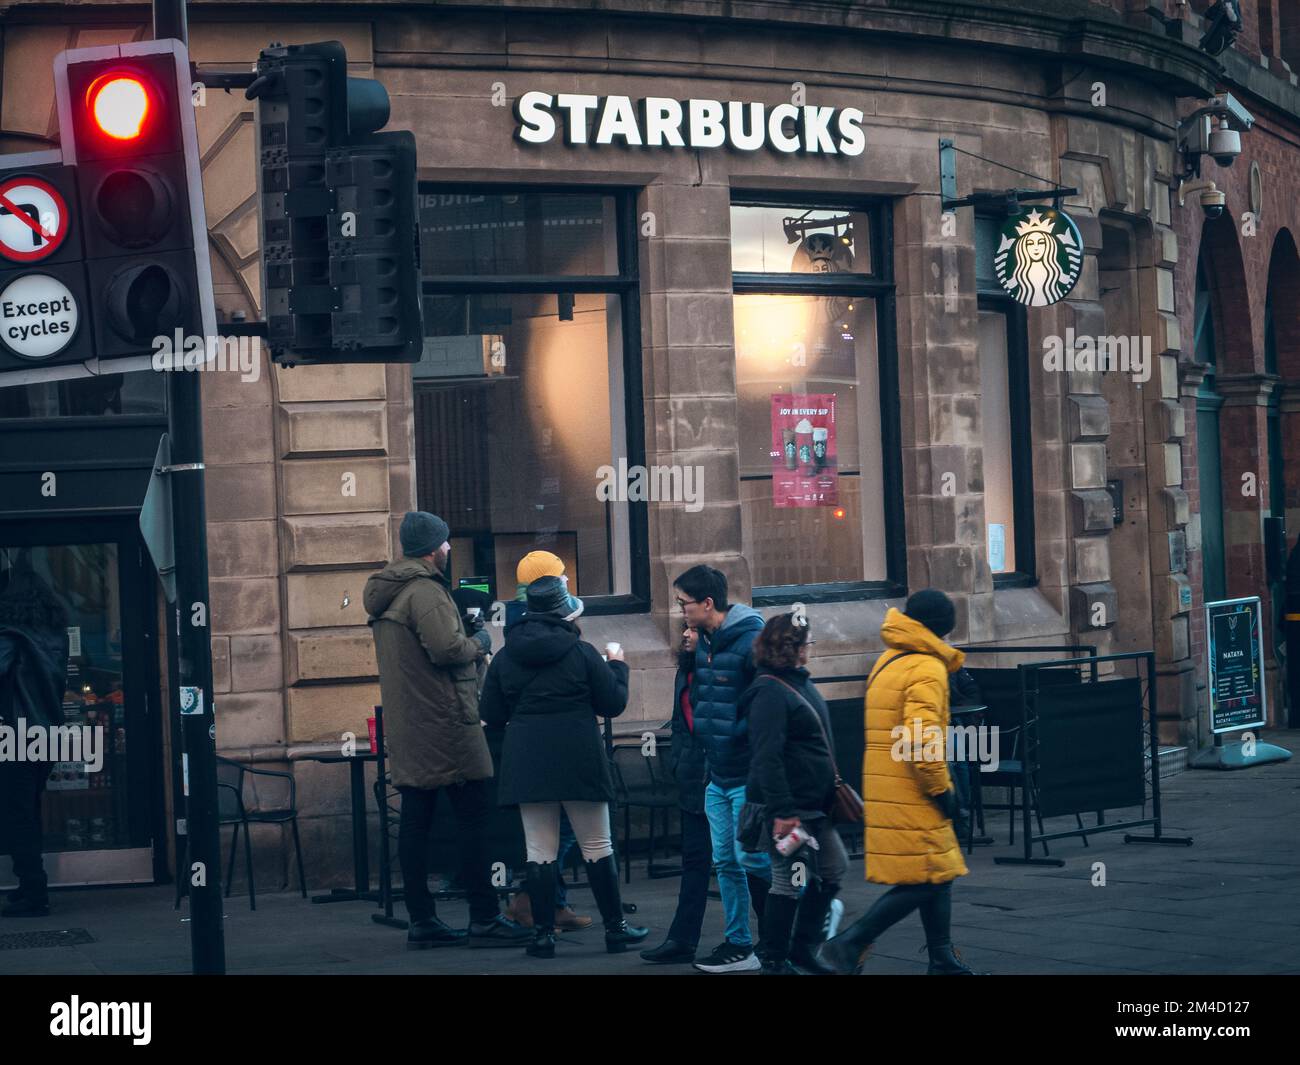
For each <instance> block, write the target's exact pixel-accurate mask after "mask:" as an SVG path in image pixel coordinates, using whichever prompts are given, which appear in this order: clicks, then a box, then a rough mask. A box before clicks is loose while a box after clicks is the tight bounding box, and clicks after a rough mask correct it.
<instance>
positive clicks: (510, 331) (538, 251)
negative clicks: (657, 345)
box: [412, 186, 648, 613]
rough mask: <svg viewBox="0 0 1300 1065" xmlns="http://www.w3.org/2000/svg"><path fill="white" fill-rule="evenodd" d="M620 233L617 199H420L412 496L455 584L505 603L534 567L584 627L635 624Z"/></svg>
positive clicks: (636, 574)
mask: <svg viewBox="0 0 1300 1065" xmlns="http://www.w3.org/2000/svg"><path fill="white" fill-rule="evenodd" d="M632 220H633V210H632V203H631V201H630V198H628V197H626V196H625V195H624V194H621V193H619V194H610V193H605V192H599V193H598V192H570V191H549V190H548V191H531V190H521V191H517V192H516V191H509V192H491V193H485V192H482V191H481V190H478V191H466V190H463V189H449V188H445V187H439V186H421V195H420V247H421V262H422V265H423V270H424V286H423V287H424V319H425V321H424V325H425V343H424V354H423V358H422V359H421V361H420V362H419V363H417V364H416V365H415V366H414V367H412V374H413V379H414V392H415V438H416V480H417V496H418V499H419V504H420V506H421V508H422V509H425V510H431V511H433V512H435V513H437V514H439V515H441V516H442V517H443V518H444V519H445V520H446V521H447V522H448V524H449V525H450V526H451V531H452V539H451V545H452V569H453V577H454V583H456V584H459V583H460V582H462V581H464V582H465V583H467V584H473V585H479V586H485V590H487V591H488V594H490V595H491V596H493V597H494V598H496V599H502V600H509V599H512V598H514V596H515V591H516V588H515V568H516V565H517V564H518V562H519V560H520V559H521V558H522V557H523V556H524V555H526V554H528V553H529V552H530V551H535V550H542V551H550V552H552V553H553V554H556V555H558V556H559V557H560V558H561V559H563V560H564V563H565V568H566V573H567V575H568V577H569V588H570V591H571V592H573V593H574V594H576V595H579V596H581V597H582V598H583V600H584V602H585V603H586V606H587V610H588V612H592V613H595V612H602V611H612V610H629V609H638V608H642V607H644V606H645V602H646V597H647V590H648V572H647V567H646V550H645V543H646V523H645V507H644V506H643V505H640V506H638V505H637V504H638V503H639V502H640V500H639V499H638V498H637V497H636V493H635V492H632V491H628V490H621V488H620V486H621V485H628V484H629V480H628V478H627V476H626V472H625V471H626V467H627V466H635V465H638V464H640V463H642V461H643V459H642V455H641V448H640V444H639V441H641V440H642V439H643V436H644V434H643V432H642V429H641V413H640V411H641V395H640V386H639V380H640V367H639V357H638V350H637V347H636V341H637V338H638V337H639V336H640V325H639V322H638V320H637V298H636V283H637V282H636V272H635V271H636V260H635V240H634V237H633V234H632V233H631V232H630V231H629V226H630V225H632ZM620 466H622V470H621V471H620ZM620 473H622V479H621V480H620V479H619V475H620ZM629 495H630V496H632V497H633V498H632V500H631V501H629V500H628V498H627V497H628V496H629Z"/></svg>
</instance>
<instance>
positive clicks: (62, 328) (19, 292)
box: [0, 274, 78, 359]
mask: <svg viewBox="0 0 1300 1065" xmlns="http://www.w3.org/2000/svg"><path fill="white" fill-rule="evenodd" d="M77 318H78V314H77V300H76V297H74V296H73V295H72V290H71V289H69V288H68V286H67V285H65V284H64V283H63V282H62V281H60V280H59V279H58V278H56V277H50V276H49V275H48V274H24V275H23V276H22V277H20V278H18V279H17V280H16V281H12V282H10V283H9V284H8V285H6V286H5V289H4V291H3V292H0V343H3V344H4V346H5V347H6V348H8V349H9V350H10V351H12V352H13V353H14V354H15V355H21V356H22V357H23V358H25V359H48V358H49V357H50V356H51V355H57V354H58V353H59V352H60V351H62V350H63V349H64V348H66V347H67V346H68V345H69V344H70V343H71V342H72V338H73V337H74V336H76V334H77Z"/></svg>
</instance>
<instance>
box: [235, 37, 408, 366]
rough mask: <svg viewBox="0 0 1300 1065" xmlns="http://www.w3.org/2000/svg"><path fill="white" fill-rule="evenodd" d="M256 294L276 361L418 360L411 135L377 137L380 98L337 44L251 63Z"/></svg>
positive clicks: (284, 50) (274, 53) (286, 50)
mask: <svg viewBox="0 0 1300 1065" xmlns="http://www.w3.org/2000/svg"><path fill="white" fill-rule="evenodd" d="M257 75H258V76H257V78H256V80H255V81H254V82H253V84H252V85H251V86H249V88H248V90H247V92H246V95H247V96H248V97H249V98H250V99H256V100H257V104H258V107H257V123H256V127H257V152H258V192H259V201H260V210H261V222H262V293H263V306H264V307H265V311H266V319H267V330H268V341H269V344H270V348H271V353H272V357H273V358H274V359H275V360H276V361H277V362H280V363H282V364H286V365H295V364H299V363H307V364H311V363H351V362H418V361H419V360H420V355H421V351H422V348H423V343H424V338H423V332H424V330H423V320H422V316H421V300H420V276H419V248H418V239H419V234H418V229H417V224H416V213H415V137H414V135H413V134H411V133H409V132H388V133H377V132H375V131H376V130H378V129H380V127H382V126H383V125H384V123H386V122H387V121H388V115H389V107H388V92H387V90H385V89H384V87H383V85H381V84H380V83H379V82H377V81H374V80H372V79H368V78H350V77H348V75H347V53H346V52H345V51H344V48H343V45H341V44H340V43H339V42H337V41H327V42H324V43H320V44H307V45H289V46H287V47H285V46H275V47H272V48H267V49H265V50H264V51H263V52H262V54H261V56H260V57H259V59H258V63H257Z"/></svg>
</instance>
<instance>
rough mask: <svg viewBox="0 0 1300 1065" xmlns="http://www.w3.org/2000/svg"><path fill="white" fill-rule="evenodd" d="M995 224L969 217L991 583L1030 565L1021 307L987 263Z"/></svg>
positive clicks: (1024, 580) (1009, 580) (1029, 455)
mask: <svg viewBox="0 0 1300 1065" xmlns="http://www.w3.org/2000/svg"><path fill="white" fill-rule="evenodd" d="M1002 224H1003V219H1002V218H999V217H992V216H983V215H977V216H976V218H975V279H976V288H977V289H978V292H979V367H980V424H981V426H982V429H983V437H984V439H983V452H984V455H983V457H984V464H983V465H984V523H985V524H984V534H985V541H986V546H987V548H988V561H989V569H990V570H992V572H993V583H994V584H995V585H998V586H1002V585H1024V584H1030V583H1032V582H1033V581H1034V579H1035V573H1036V567H1035V563H1034V481H1033V478H1034V468H1033V447H1032V445H1031V438H1030V426H1029V357H1028V337H1027V333H1028V328H1027V324H1026V320H1025V308H1024V307H1023V306H1022V305H1021V304H1020V303H1017V302H1016V301H1015V300H1014V299H1013V298H1012V297H1011V296H1010V295H1008V294H1007V292H1006V290H1005V289H1003V288H1002V286H1001V285H1000V284H999V283H998V279H997V274H996V273H995V271H994V269H993V257H994V255H995V253H996V250H997V246H998V233H999V230H1000V229H1001V227H1002Z"/></svg>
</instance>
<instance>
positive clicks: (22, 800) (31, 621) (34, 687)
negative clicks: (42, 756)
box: [0, 566, 68, 917]
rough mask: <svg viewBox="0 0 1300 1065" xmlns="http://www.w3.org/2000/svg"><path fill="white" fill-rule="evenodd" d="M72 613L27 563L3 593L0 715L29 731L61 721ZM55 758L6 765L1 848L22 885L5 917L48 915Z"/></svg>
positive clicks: (0, 780) (1, 781)
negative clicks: (48, 805)
mask: <svg viewBox="0 0 1300 1065" xmlns="http://www.w3.org/2000/svg"><path fill="white" fill-rule="evenodd" d="M67 624H68V622H67V615H66V613H65V611H64V609H63V607H62V606H61V605H60V603H59V601H58V600H57V599H56V598H55V596H54V593H53V591H52V590H51V589H50V587H49V585H48V584H46V583H45V581H43V580H42V579H41V578H40V577H39V576H38V575H37V574H36V572H35V571H34V570H33V569H31V568H30V567H29V566H24V567H22V568H19V569H16V570H15V571H14V572H13V574H12V575H11V577H10V579H9V582H8V584H7V585H6V586H5V588H4V590H3V591H2V592H0V720H2V721H3V723H4V724H5V725H6V726H8V727H9V728H13V729H18V728H19V727H20V725H19V722H20V721H23V722H25V727H26V729H27V730H28V732H29V733H30V732H31V731H32V730H33V729H36V728H49V727H50V726H52V725H58V724H61V723H62V720H63V689H64V685H65V683H66V679H67V669H68V629H67ZM53 768H54V765H53V763H52V762H49V761H44V762H28V761H8V760H6V761H4V762H0V853H8V854H10V855H11V856H12V858H13V867H14V876H15V877H17V879H18V887H17V889H16V890H15V891H13V892H11V893H10V895H9V899H8V905H7V906H5V907H4V908H3V909H0V916H3V917H44V916H45V915H47V914H48V913H49V912H50V904H49V894H48V892H47V890H46V888H47V883H48V881H47V879H46V876H45V866H44V863H43V862H42V860H41V851H42V846H43V840H42V837H41V795H42V793H43V792H44V791H45V782H46V781H47V780H49V777H50V771H51V770H52V769H53Z"/></svg>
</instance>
